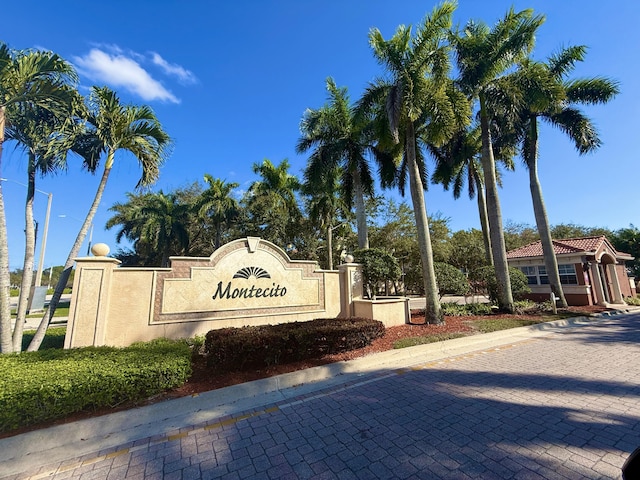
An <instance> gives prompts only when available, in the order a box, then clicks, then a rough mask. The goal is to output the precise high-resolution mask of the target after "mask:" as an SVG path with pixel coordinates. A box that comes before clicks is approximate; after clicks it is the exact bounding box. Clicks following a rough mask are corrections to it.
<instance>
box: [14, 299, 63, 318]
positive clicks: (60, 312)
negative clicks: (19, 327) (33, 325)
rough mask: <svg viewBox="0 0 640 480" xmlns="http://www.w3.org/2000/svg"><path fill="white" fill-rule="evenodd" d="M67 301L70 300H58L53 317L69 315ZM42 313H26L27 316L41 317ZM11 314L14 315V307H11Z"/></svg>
mask: <svg viewBox="0 0 640 480" xmlns="http://www.w3.org/2000/svg"><path fill="white" fill-rule="evenodd" d="M69 303H70V302H60V303H59V304H58V308H56V313H54V314H53V316H54V317H68V316H69ZM42 313H43V312H40V313H32V314H31V315H27V318H38V317H42ZM11 315H12V316H15V315H16V309H15V308H14V309H11Z"/></svg>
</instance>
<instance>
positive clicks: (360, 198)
mask: <svg viewBox="0 0 640 480" xmlns="http://www.w3.org/2000/svg"><path fill="white" fill-rule="evenodd" d="M353 190H354V197H355V203H356V224H357V227H358V248H369V233H368V231H367V213H366V212H365V209H364V193H363V192H362V182H361V181H360V173H359V172H358V171H356V172H354V175H353Z"/></svg>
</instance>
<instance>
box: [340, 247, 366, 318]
mask: <svg viewBox="0 0 640 480" xmlns="http://www.w3.org/2000/svg"><path fill="white" fill-rule="evenodd" d="M346 260H347V262H348V263H343V264H342V265H339V266H338V272H340V273H339V274H340V318H349V317H352V316H354V313H353V301H354V300H360V299H362V291H363V289H362V265H360V264H357V263H352V262H353V257H352V256H351V255H347V258H346Z"/></svg>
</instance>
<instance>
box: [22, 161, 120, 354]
mask: <svg viewBox="0 0 640 480" xmlns="http://www.w3.org/2000/svg"><path fill="white" fill-rule="evenodd" d="M109 157H111V158H113V152H109V155H108V158H107V162H106V164H105V169H104V172H103V173H102V178H101V179H100V184H99V185H98V190H97V191H96V195H95V197H94V199H93V203H92V204H91V208H89V213H87V217H86V218H85V219H84V222H83V224H82V227H80V231H79V232H78V236H77V237H76V241H75V242H74V244H73V247H71V251H70V252H69V256H68V257H67V261H66V262H65V264H64V268H63V269H62V272H61V273H60V278H59V279H58V283H57V284H56V289H55V290H54V292H53V296H52V297H51V301H50V302H49V307H48V308H47V311H46V312H45V313H44V315H43V316H42V320H41V321H40V325H38V330H36V333H35V335H34V336H33V339H32V340H31V343H30V344H29V347H28V348H27V351H28V352H34V351H36V350H38V349H39V348H40V344H41V343H42V340H43V339H44V336H45V334H46V333H47V328H48V327H49V324H50V323H51V319H52V318H53V315H54V314H55V312H56V308H58V303H59V302H60V297H61V296H62V292H63V291H64V288H65V287H66V285H67V282H68V281H69V276H70V275H71V270H72V267H73V264H74V262H75V259H76V257H77V256H78V253H79V252H80V247H81V246H82V243H83V242H84V239H85V237H86V236H87V232H88V231H89V227H90V226H91V223H93V217H95V215H96V212H97V211H98V206H99V205H100V200H102V194H103V193H104V189H105V187H106V185H107V180H108V179H109V173H111V165H112V164H113V161H111V162H110V161H109ZM106 165H109V167H107V166H106Z"/></svg>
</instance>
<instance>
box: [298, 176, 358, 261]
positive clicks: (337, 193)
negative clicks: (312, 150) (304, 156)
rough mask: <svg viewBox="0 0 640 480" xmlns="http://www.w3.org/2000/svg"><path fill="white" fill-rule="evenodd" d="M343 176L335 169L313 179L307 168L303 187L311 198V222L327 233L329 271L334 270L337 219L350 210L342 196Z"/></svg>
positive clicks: (309, 203) (309, 205)
mask: <svg viewBox="0 0 640 480" xmlns="http://www.w3.org/2000/svg"><path fill="white" fill-rule="evenodd" d="M341 176H342V172H341V169H340V168H339V167H334V168H330V169H328V170H325V171H324V172H323V173H322V174H321V176H320V178H318V176H317V173H316V174H315V176H314V177H313V178H312V177H311V175H310V173H309V169H308V168H307V169H306V170H305V172H304V179H305V182H304V184H303V186H302V190H303V192H304V193H305V194H306V195H308V196H309V200H308V210H309V217H310V219H311V221H313V222H314V223H316V224H318V225H319V226H320V228H321V229H324V230H325V231H326V237H327V238H326V240H327V266H328V268H329V270H333V231H334V230H335V229H336V228H337V227H336V226H335V222H336V217H338V216H340V215H345V214H346V213H347V212H348V211H349V210H350V209H349V207H348V206H347V204H346V202H345V201H344V198H343V196H342V194H341V193H342V191H341V188H340V177H341Z"/></svg>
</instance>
